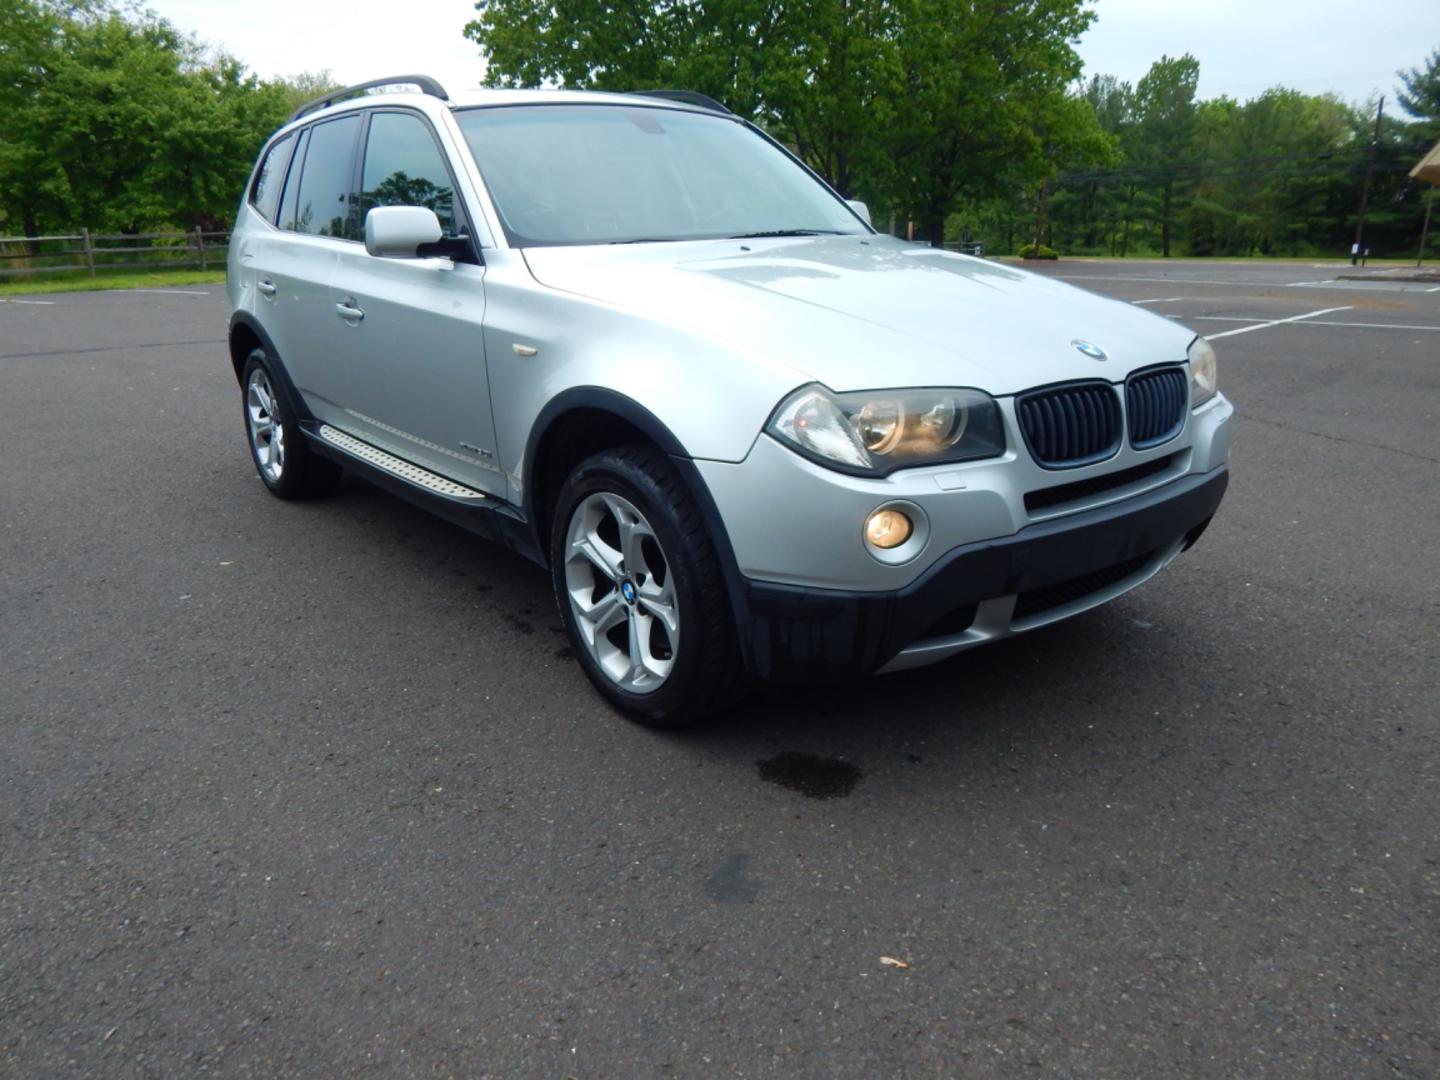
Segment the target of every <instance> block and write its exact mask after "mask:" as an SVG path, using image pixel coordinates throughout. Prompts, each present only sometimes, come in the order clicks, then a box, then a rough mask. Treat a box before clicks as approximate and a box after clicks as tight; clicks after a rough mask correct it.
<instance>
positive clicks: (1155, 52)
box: [147, 0, 1440, 111]
mask: <svg viewBox="0 0 1440 1080" xmlns="http://www.w3.org/2000/svg"><path fill="white" fill-rule="evenodd" d="M147 6H148V7H150V8H152V9H153V10H155V11H156V12H158V13H159V14H160V15H163V16H164V17H165V18H167V19H169V20H170V21H171V22H173V23H175V24H176V25H177V26H179V27H180V28H181V29H184V30H189V31H191V32H192V33H194V34H196V35H198V36H199V37H200V38H201V39H202V40H203V41H206V42H208V43H209V44H212V45H216V46H220V47H222V48H224V49H225V50H226V51H228V52H230V53H232V54H233V55H234V56H236V57H238V58H239V59H240V60H242V61H244V62H245V63H246V64H248V65H249V66H250V67H251V68H252V69H253V70H254V71H256V72H258V73H259V74H260V75H262V76H265V77H271V76H276V75H291V74H294V73H296V72H300V71H320V70H323V69H327V68H328V69H329V70H330V71H331V72H332V73H333V74H334V76H335V78H336V79H337V80H339V81H340V82H344V83H354V82H362V81H364V80H366V79H371V78H375V77H376V76H379V75H390V74H399V73H407V74H408V73H411V72H422V73H425V74H430V75H434V76H435V77H436V78H438V79H439V80H440V81H441V82H442V83H443V84H445V85H446V86H449V87H453V88H458V87H465V86H475V85H478V83H479V80H480V77H481V74H482V72H483V68H482V66H481V63H480V59H479V53H478V50H477V49H476V47H475V45H474V44H473V43H472V42H471V41H469V40H468V39H466V38H464V37H462V36H461V31H462V29H463V27H464V25H465V23H466V22H468V21H469V20H470V19H471V18H472V17H473V16H474V5H473V0H409V2H408V3H403V4H398V5H397V4H395V3H394V2H393V0H349V2H348V3H345V4H343V5H340V4H331V3H315V2H313V0H244V2H239V0H147ZM1095 11H1096V13H1097V14H1098V16H1099V18H1098V19H1097V20H1096V22H1095V24H1094V25H1093V26H1092V27H1091V28H1090V31H1089V33H1087V34H1086V35H1085V37H1084V38H1083V39H1082V40H1081V42H1080V46H1079V51H1080V56H1081V58H1082V59H1084V61H1085V69H1086V73H1087V74H1090V73H1095V72H1104V73H1108V74H1112V75H1118V76H1120V78H1122V79H1125V80H1126V81H1128V82H1134V81H1135V80H1137V79H1138V78H1140V76H1141V75H1143V74H1144V73H1145V70H1146V69H1147V68H1148V67H1149V66H1150V64H1151V63H1152V62H1153V61H1154V60H1156V59H1158V58H1159V57H1160V55H1161V54H1162V53H1168V54H1169V55H1171V56H1178V55H1180V54H1182V53H1185V52H1190V53H1193V54H1194V55H1195V56H1196V58H1198V59H1199V61H1200V96H1201V97H1202V98H1208V97H1216V96H1219V95H1221V94H1228V95H1229V96H1231V97H1236V98H1240V99H1242V100H1243V99H1245V98H1250V97H1254V96H1256V95H1257V94H1259V93H1261V92H1262V91H1264V90H1265V89H1266V88H1267V87H1270V86H1274V85H1276V84H1281V85H1285V86H1290V87H1293V88H1295V89H1297V90H1302V91H1304V92H1306V93H1322V92H1325V91H1330V90H1333V91H1336V92H1338V93H1339V94H1340V95H1341V96H1342V97H1344V98H1346V99H1347V100H1350V101H1364V100H1366V99H1368V98H1370V97H1372V96H1373V95H1376V94H1382V93H1383V94H1385V95H1386V96H1387V97H1388V98H1389V99H1390V100H1391V101H1392V102H1393V100H1394V88H1395V84H1396V80H1395V71H1396V69H1398V68H1402V67H1403V68H1409V67H1414V66H1418V65H1419V64H1421V63H1423V61H1424V59H1425V57H1426V56H1428V55H1429V52H1430V50H1431V49H1434V48H1435V47H1437V46H1440V0H1368V2H1360V0H1186V2H1184V3H1181V2H1177V0H1098V3H1097V4H1096V5H1095ZM1389 108H1390V106H1388V105H1387V111H1388V110H1389Z"/></svg>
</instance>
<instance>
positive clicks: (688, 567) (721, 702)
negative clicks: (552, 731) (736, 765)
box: [550, 446, 745, 728]
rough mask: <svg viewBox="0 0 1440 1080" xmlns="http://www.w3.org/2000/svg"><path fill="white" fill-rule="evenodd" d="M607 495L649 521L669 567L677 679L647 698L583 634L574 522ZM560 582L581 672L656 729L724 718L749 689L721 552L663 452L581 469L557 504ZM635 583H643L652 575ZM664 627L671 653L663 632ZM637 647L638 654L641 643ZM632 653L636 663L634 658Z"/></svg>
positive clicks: (554, 552)
mask: <svg viewBox="0 0 1440 1080" xmlns="http://www.w3.org/2000/svg"><path fill="white" fill-rule="evenodd" d="M602 494H609V495H613V496H619V497H620V499H622V500H625V501H628V502H629V503H630V504H632V505H633V508H634V509H636V510H638V511H639V512H640V514H641V515H642V516H643V517H642V525H648V526H649V528H650V530H652V531H653V539H654V540H655V541H656V542H657V543H658V550H657V551H656V552H655V554H656V555H658V556H659V557H660V559H661V560H662V561H663V564H664V565H665V567H666V569H665V573H666V574H667V575H668V577H669V582H670V585H669V587H670V588H673V600H674V601H675V604H674V607H675V609H676V610H677V611H678V620H679V621H678V630H677V637H678V641H677V643H676V645H675V648H674V649H673V652H672V653H671V655H670V657H669V660H670V664H671V666H670V670H669V674H668V675H666V676H665V677H664V679H663V682H661V683H660V684H659V685H658V686H656V687H654V688H653V689H649V690H647V691H645V692H634V691H632V690H630V689H627V688H626V687H624V686H622V685H620V682H619V681H617V677H615V676H612V675H610V674H607V672H606V670H605V669H604V668H603V667H602V666H601V661H600V660H599V659H597V657H596V655H594V654H593V653H592V649H593V646H591V645H590V644H587V641H586V638H585V636H584V635H583V634H582V632H581V629H580V624H579V617H578V616H577V612H576V606H575V603H574V601H572V598H571V593H570V587H571V586H570V584H568V583H567V561H568V559H570V558H573V557H574V556H573V549H571V548H570V542H569V536H570V531H571V527H572V524H575V523H576V515H577V512H578V513H581V514H583V513H584V512H585V511H584V509H583V508H584V507H585V506H594V505H595V501H594V499H592V496H597V495H602ZM587 500H589V502H587ZM577 527H578V526H577ZM581 565H582V566H585V565H588V564H583V563H582V564H581ZM622 566H623V563H622ZM573 572H574V571H572V573H573ZM550 575H551V582H552V585H553V587H554V590H555V600H556V603H557V605H558V606H559V608H560V618H561V620H562V621H563V622H564V624H565V630H566V633H567V634H568V635H569V638H570V643H571V646H572V648H573V650H574V652H575V655H576V657H577V659H578V660H579V662H580V666H581V667H582V668H583V669H584V671H585V674H586V675H587V676H589V678H590V681H591V682H592V683H594V684H595V687H596V689H597V690H599V691H600V693H601V694H602V695H604V697H605V698H606V699H607V700H608V701H609V702H611V703H612V704H613V705H615V706H616V707H617V708H619V709H620V710H621V711H622V712H624V713H625V714H626V715H627V716H629V717H631V718H632V719H634V720H637V721H639V722H640V723H642V724H646V725H649V726H651V727H660V728H679V727H685V726H688V725H690V724H693V723H695V722H696V721H698V720H701V719H703V718H704V717H706V716H709V715H711V714H713V713H716V712H718V711H720V710H721V709H723V708H725V707H726V706H727V705H729V704H731V703H732V702H734V701H735V700H736V699H737V698H738V697H739V696H740V695H741V694H742V693H743V692H744V690H745V682H744V674H743V669H742V667H741V664H740V661H739V653H738V648H737V645H736V638H735V624H734V618H733V616H732V615H731V611H730V604H729V601H728V600H727V598H726V593H725V583H724V577H723V575H722V572H721V569H720V561H719V558H718V556H717V555H716V553H715V546H714V544H713V543H712V542H711V539H710V535H709V533H708V531H707V530H706V528H705V523H704V519H703V518H702V517H701V514H700V511H699V509H698V508H697V507H696V505H695V501H694V499H693V498H691V496H690V492H689V491H688V490H687V489H686V486H685V483H684V481H683V480H682V479H681V478H680V476H679V475H678V474H677V473H676V471H675V469H674V467H673V466H672V465H671V464H670V461H669V459H668V458H666V456H665V455H664V454H662V453H660V452H659V451H658V450H656V449H654V448H653V447H649V446H626V447H620V448H617V449H613V450H605V451H602V452H600V453H598V454H596V455H594V456H593V457H590V458H587V459H586V460H585V461H583V462H582V463H581V464H580V465H579V466H578V467H576V469H575V471H574V472H572V473H571V474H570V476H569V477H568V478H567V479H566V480H565V482H564V484H563V485H562V486H561V488H560V491H559V494H558V497H557V499H556V503H555V512H554V516H553V518H552V520H551V528H550ZM635 576H636V578H637V579H639V580H640V581H641V582H642V583H643V582H644V580H645V576H646V575H645V574H643V573H641V574H636V575H635ZM595 578H596V581H597V583H598V588H599V589H600V590H604V589H605V588H606V587H607V583H606V580H605V576H604V575H603V574H596V575H595ZM573 580H574V579H573V578H571V579H569V581H571V582H573ZM656 580H658V576H657V577H656V578H652V579H651V581H650V585H651V587H652V588H653V587H654V586H655V582H656ZM614 588H615V591H616V594H617V596H618V595H621V594H622V593H623V588H622V586H621V579H616V581H615V583H614ZM635 595H636V591H635V589H634V588H633V587H632V589H631V599H630V600H629V603H630V607H631V608H634V609H636V611H637V612H638V611H639V609H640V608H641V607H643V606H644V605H645V599H644V595H643V590H642V594H641V595H640V598H639V600H638V601H637V600H635V599H634V596H635ZM643 618H644V616H643V615H642V619H643ZM615 629H616V630H617V631H618V630H619V629H620V628H619V626H616V627H615ZM660 630H661V639H662V640H661V644H662V646H663V645H664V644H665V642H664V640H663V638H664V627H663V625H662V626H661V627H660ZM622 636H623V635H622ZM630 640H631V642H632V646H631V648H632V650H633V647H634V646H633V641H634V639H633V638H632V639H630ZM653 640H654V639H652V644H653ZM647 651H648V649H647ZM631 655H632V660H633V651H632V654H631ZM633 670H637V669H635V668H632V671H633Z"/></svg>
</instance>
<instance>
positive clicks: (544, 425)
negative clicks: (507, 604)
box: [522, 386, 750, 667]
mask: <svg viewBox="0 0 1440 1080" xmlns="http://www.w3.org/2000/svg"><path fill="white" fill-rule="evenodd" d="M581 410H593V411H597V412H604V413H609V414H610V415H612V416H614V417H615V418H616V419H618V420H621V421H624V422H625V423H627V424H629V425H630V426H631V427H633V428H635V429H636V430H637V431H639V432H640V433H641V434H642V435H644V436H645V437H646V438H647V439H649V440H650V441H651V442H652V443H654V444H655V446H656V447H657V448H659V450H660V451H661V452H662V453H663V454H665V455H666V456H667V457H668V458H669V459H670V461H671V463H672V464H673V465H674V466H675V470H676V471H677V472H678V473H679V474H680V478H681V480H682V481H683V482H684V484H685V487H686V490H687V491H689V493H690V496H691V498H693V499H694V500H695V504H696V506H697V508H698V509H699V511H700V516H701V517H702V518H703V519H704V521H705V528H706V530H707V531H708V532H709V534H710V542H711V543H712V544H713V545H714V547H715V555H716V558H718V559H719V560H720V572H721V574H722V576H723V577H724V579H725V593H726V596H727V598H728V599H729V601H730V608H731V613H732V615H733V616H734V626H735V630H736V633H737V635H738V636H739V637H740V646H741V648H740V655H741V657H742V659H743V662H744V663H745V665H746V666H747V667H749V666H750V651H749V649H748V647H747V646H748V641H747V640H746V636H747V635H746V627H748V626H749V617H748V616H749V601H748V591H747V588H746V583H745V579H744V578H743V577H742V576H741V574H740V567H739V563H738V562H737V561H736V558H735V549H734V548H733V547H732V546H731V544H730V534H729V531H728V530H727V529H726V528H725V522H724V520H723V519H722V518H721V516H720V510H719V507H717V506H716V504H715V500H714V498H713V497H712V496H711V494H710V488H709V485H707V484H706V483H705V478H704V477H703V476H701V475H700V470H699V469H697V468H696V467H695V463H694V461H693V460H692V459H691V457H690V454H689V453H688V452H687V451H686V450H685V446H684V444H683V443H681V442H680V440H679V439H678V438H676V436H675V433H674V432H673V431H671V430H670V429H669V428H668V427H667V426H666V425H665V423H664V422H663V421H662V420H660V418H659V417H657V416H656V415H655V414H654V413H652V412H651V411H650V410H649V409H647V408H645V406H644V405H641V404H640V403H639V402H637V401H635V400H634V399H633V398H630V397H626V396H625V395H624V394H621V393H619V392H617V391H615V390H610V389H608V388H606V387H602V386H576V387H571V388H570V389H568V390H565V391H562V392H561V393H559V394H557V395H555V397H553V398H551V399H550V401H548V402H547V403H546V404H545V407H544V408H543V409H541V410H540V413H539V415H538V416H536V418H535V422H534V423H533V424H532V425H531V426H530V434H529V436H528V438H527V439H526V441H525V456H524V458H523V465H522V475H523V479H522V483H523V485H524V486H523V488H522V491H523V497H522V503H523V506H524V511H525V518H526V520H527V521H528V522H529V524H530V528H531V531H532V534H533V536H534V539H535V542H536V547H537V548H538V549H539V550H540V551H544V552H547V553H548V552H549V550H550V545H549V543H548V538H547V537H544V536H542V535H541V529H542V522H544V521H545V519H546V515H545V513H544V512H543V511H544V509H545V508H544V507H541V506H538V505H536V496H537V490H536V489H537V485H536V483H535V479H536V471H537V468H538V467H539V465H540V462H539V461H538V456H539V450H540V448H541V446H542V445H543V444H544V440H545V436H546V434H547V433H548V432H550V430H551V429H552V428H553V427H554V426H555V425H556V424H557V423H559V422H560V421H561V420H563V419H564V418H565V417H566V416H567V415H570V414H572V413H574V412H577V411H581Z"/></svg>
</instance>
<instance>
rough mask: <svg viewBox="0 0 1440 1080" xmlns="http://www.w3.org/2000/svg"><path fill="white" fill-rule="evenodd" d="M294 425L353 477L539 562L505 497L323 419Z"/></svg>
mask: <svg viewBox="0 0 1440 1080" xmlns="http://www.w3.org/2000/svg"><path fill="white" fill-rule="evenodd" d="M300 430H301V432H302V433H303V434H304V436H305V439H306V442H307V443H308V444H309V446H310V448H311V449H312V450H314V451H315V452H316V453H317V454H320V455H321V456H322V457H326V458H329V459H330V460H331V461H333V462H335V463H336V464H338V465H340V466H342V467H343V468H345V469H347V470H349V471H350V472H352V473H354V474H355V475H356V476H361V477H364V478H365V479H366V480H368V481H369V482H370V483H372V484H374V485H375V486H376V487H378V488H382V489H383V490H385V491H388V492H389V493H390V494H392V495H398V496H399V497H400V498H402V499H404V500H405V501H406V502H408V503H411V504H413V505H415V506H418V507H420V508H421V509H422V510H428V511H430V512H431V513H432V514H435V515H437V516H438V517H442V518H444V519H445V520H446V521H449V522H451V523H452V524H455V525H459V526H460V527H461V528H462V529H465V530H467V531H469V532H472V533H475V534H476V535H477V536H481V537H483V538H485V539H486V540H491V541H493V542H495V543H497V544H503V545H504V546H505V547H507V548H509V549H510V550H511V551H514V552H515V553H516V554H518V555H523V556H524V557H525V558H527V559H529V560H530V561H531V562H533V563H535V564H536V565H537V566H542V567H543V566H544V565H545V558H544V555H543V553H542V552H541V551H540V550H539V549H538V548H537V547H536V545H535V540H534V537H533V536H532V535H531V530H530V528H529V526H528V524H527V523H526V521H525V518H524V516H523V515H522V514H521V513H520V511H519V510H518V509H517V508H516V507H514V506H513V505H511V504H510V503H508V502H506V501H505V500H503V499H498V498H496V497H495V496H493V495H489V494H486V493H485V492H483V491H477V490H476V489H474V488H470V487H466V486H465V485H463V484H457V483H456V482H455V481H453V480H450V479H448V478H446V477H444V476H441V475H439V474H438V473H434V472H431V471H430V470H428V469H423V468H421V467H420V466H418V465H416V464H414V463H413V462H410V461H406V460H405V459H404V458H399V457H396V456H395V455H394V454H391V453H389V452H387V451H385V450H381V449H380V448H379V447H378V446H373V445H371V444H370V443H367V442H365V441H363V440H361V439H357V438H355V436H353V435H351V434H349V433H348V432H344V431H341V430H340V429H339V428H335V427H331V426H330V425H329V424H324V423H320V422H319V421H315V420H302V421H301V422H300Z"/></svg>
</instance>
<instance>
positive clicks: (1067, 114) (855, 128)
mask: <svg viewBox="0 0 1440 1080" xmlns="http://www.w3.org/2000/svg"><path fill="white" fill-rule="evenodd" d="M476 10H477V12H478V18H477V19H475V20H474V21H473V22H471V23H470V24H469V25H468V26H467V27H466V31H465V32H466V34H467V36H469V37H471V38H472V39H473V40H475V41H476V42H477V43H479V45H480V47H481V50H482V52H483V53H484V55H485V58H486V60H487V64H488V66H487V75H486V77H487V79H488V81H489V82H490V83H491V84H493V85H501V86H538V85H542V84H552V85H559V86H566V87H572V88H592V89H601V90H637V89H654V88H660V87H684V88H687V89H692V90H699V91H701V92H703V93H707V94H710V95H711V96H712V97H715V98H718V99H719V100H721V101H724V102H726V103H727V104H728V105H729V107H730V108H732V109H733V110H734V111H736V112H738V113H740V114H742V115H744V116H747V117H749V118H752V119H754V120H755V121H757V122H758V123H760V124H762V125H763V126H765V127H766V128H767V129H768V130H770V131H771V132H772V133H774V134H775V135H777V136H778V137H779V138H781V139H783V140H784V141H786V142H787V143H788V144H789V145H790V146H792V147H793V148H794V149H795V150H796V152H797V153H799V154H800V156H801V157H803V158H804V159H805V160H806V161H807V162H808V163H809V164H810V165H812V166H813V167H815V168H816V169H817V170H818V171H820V172H821V173H822V174H824V175H825V176H826V177H827V178H828V179H829V180H830V181H831V182H832V183H833V184H835V186H836V187H837V188H839V189H840V190H841V191H842V192H843V193H845V194H847V195H851V194H853V195H857V196H859V197H862V198H864V199H866V200H867V201H868V202H870V203H871V205H872V208H873V209H874V210H875V211H876V212H877V217H883V216H884V215H885V213H886V212H889V213H891V214H894V215H896V216H898V217H899V218H900V219H901V220H906V219H913V220H915V221H916V222H917V224H918V225H919V228H920V232H921V233H922V235H926V236H929V237H931V238H933V239H936V240H939V239H940V238H941V234H942V231H943V229H944V224H945V220H946V216H947V215H948V214H949V213H950V211H951V210H952V209H954V208H955V207H956V205H957V204H958V201H959V200H960V198H961V197H962V195H965V196H968V197H971V198H974V197H977V196H981V195H987V194H989V195H993V194H999V193H1001V192H1004V191H1006V190H1008V189H1009V188H1010V187H1011V186H1012V185H1015V184H1023V185H1027V186H1032V187H1033V186H1034V185H1035V184H1037V183H1039V181H1040V179H1041V178H1042V177H1043V176H1044V174H1045V173H1046V171H1047V169H1049V168H1050V167H1051V166H1053V164H1054V162H1055V160H1057V155H1060V154H1062V153H1063V151H1062V149H1061V148H1062V147H1069V146H1079V145H1082V144H1084V143H1085V142H1086V138H1087V136H1086V135H1085V134H1074V133H1070V132H1068V131H1066V130H1065V127H1066V125H1070V124H1076V123H1078V124H1082V125H1085V127H1086V128H1087V130H1088V129H1093V128H1094V123H1093V120H1092V119H1091V118H1090V117H1089V116H1088V115H1082V114H1081V113H1079V112H1078V111H1076V110H1073V109H1070V108H1068V107H1067V106H1066V105H1065V100H1066V87H1067V85H1068V84H1069V82H1070V81H1071V80H1072V79H1074V78H1075V77H1076V76H1077V75H1078V73H1079V70H1080V62H1079V59H1078V57H1077V56H1076V54H1075V51H1074V48H1073V44H1074V42H1075V41H1076V40H1077V39H1078V38H1079V36H1080V34H1081V33H1082V32H1083V31H1084V30H1085V28H1086V27H1087V26H1088V25H1089V23H1090V20H1091V19H1092V18H1093V16H1092V15H1091V13H1090V12H1088V11H1086V10H1085V5H1084V3H1083V0H1009V2H1002V0H768V2H761V0H710V2H705V3H702V2H699V0H661V2H658V3H657V2H653V0H620V2H606V0H480V2H479V3H477V4H476Z"/></svg>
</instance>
